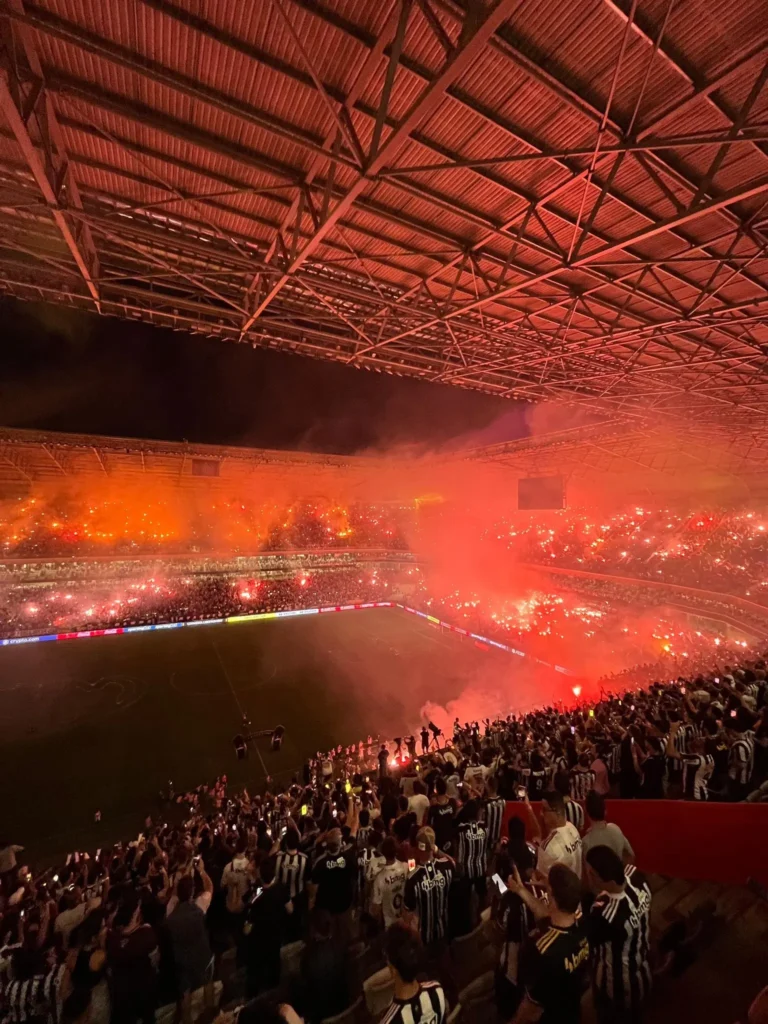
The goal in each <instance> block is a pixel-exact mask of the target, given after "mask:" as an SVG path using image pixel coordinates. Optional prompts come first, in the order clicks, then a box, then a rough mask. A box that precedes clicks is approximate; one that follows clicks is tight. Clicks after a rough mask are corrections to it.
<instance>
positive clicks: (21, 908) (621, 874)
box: [0, 659, 768, 1024]
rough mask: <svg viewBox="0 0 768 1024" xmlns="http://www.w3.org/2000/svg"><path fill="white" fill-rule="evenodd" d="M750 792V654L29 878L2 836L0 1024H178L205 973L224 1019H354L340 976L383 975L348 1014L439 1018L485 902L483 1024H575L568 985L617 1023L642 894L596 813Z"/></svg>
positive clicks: (347, 756) (381, 761) (194, 815)
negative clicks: (511, 807)
mask: <svg viewBox="0 0 768 1024" xmlns="http://www.w3.org/2000/svg"><path fill="white" fill-rule="evenodd" d="M767 777H768V682H767V678H766V667H765V662H764V661H763V660H762V659H759V660H757V661H753V662H749V663H743V664H741V665H739V666H734V667H729V666H727V665H726V666H723V667H722V668H720V669H718V670H717V674H709V675H706V676H705V675H700V676H697V677H695V678H688V679H685V680H683V679H680V680H678V681H677V682H676V683H655V684H653V685H651V686H650V687H649V688H647V689H646V690H644V691H627V692H623V693H620V694H614V693H608V694H606V695H605V697H604V699H603V700H601V701H600V703H598V704H596V705H595V706H593V707H589V708H588V707H585V706H584V705H579V706H577V707H574V708H570V709H564V708H543V709H540V710H537V711H535V712H532V713H530V714H528V715H525V716H520V717H515V716H509V717H508V718H505V719H497V720H494V721H491V720H490V719H488V720H486V721H485V722H483V723H479V722H474V723H461V722H460V721H458V720H456V722H455V723H454V729H453V735H452V736H450V737H444V736H442V735H441V733H440V730H439V729H438V728H437V727H433V726H432V724H431V723H430V724H429V725H424V726H422V728H421V730H420V733H419V735H418V737H417V736H403V737H398V738H397V739H396V740H395V741H393V742H389V743H386V742H380V741H379V740H377V741H374V740H373V739H372V738H371V737H369V738H368V739H367V741H361V742H360V743H359V744H357V745H353V746H350V747H346V748H344V747H341V746H340V747H338V748H336V749H335V750H333V751H331V752H329V753H325V754H321V753H318V755H317V757H316V758H315V759H313V760H311V761H308V762H307V763H306V764H305V766H304V768H303V771H302V774H301V775H300V776H298V777H295V778H294V779H293V780H292V782H291V784H290V786H289V787H288V788H287V789H285V791H282V792H267V793H265V794H263V795H258V796H257V795H251V794H249V793H248V792H246V791H243V792H241V793H238V794H230V793H229V792H228V790H227V780H226V777H222V778H220V779H217V780H216V782H215V783H214V784H213V785H212V786H201V787H199V788H198V789H197V790H195V791H192V792H187V793H183V794H179V795H178V796H175V798H174V799H173V802H172V803H171V805H170V811H169V812H168V813H164V814H163V816H162V817H152V818H147V819H146V821H145V823H144V826H143V828H142V831H141V833H140V834H139V835H138V836H137V838H135V839H133V840H131V841H130V842H128V843H125V844H122V843H118V844H116V845H114V846H111V847H109V848H106V849H101V850H97V851H96V852H95V853H93V854H92V855H90V856H89V855H88V854H84V853H80V852H78V853H74V854H70V855H68V856H67V857H66V860H65V861H64V862H63V863H60V864H59V865H57V866H56V867H54V868H52V869H50V870H47V871H44V872H42V873H41V874H38V875H37V876H35V875H34V874H33V872H32V870H30V868H29V867H28V862H27V861H26V859H25V857H24V854H25V852H26V851H24V850H23V847H21V846H20V845H14V844H12V843H10V842H8V841H3V842H2V843H1V844H0V880H1V886H2V889H1V892H2V895H1V896H0V900H1V901H2V902H1V903H0V914H1V915H2V916H1V917H0V940H1V942H2V949H0V985H1V986H2V1000H1V1002H0V1007H1V1011H0V1012H1V1016H0V1019H2V1020H3V1021H7V1022H9V1024H11V1022H12V1024H33V1022H34V1024H37V1022H40V1021H45V1022H50V1024H59V1022H69V1021H85V1020H90V1021H93V1022H95V1024H101V1022H102V1021H103V1022H106V1021H107V1020H108V1019H109V1020H111V1021H113V1022H117V1024H133V1022H135V1021H142V1022H148V1021H151V1020H154V1019H155V1010H156V1008H157V1007H158V1006H163V1005H167V1004H171V1005H172V1006H173V1005H175V1006H177V1007H178V1011H179V1013H180V1014H181V1016H182V1017H183V1019H184V1020H185V1021H187V1020H191V1019H192V1017H193V1016H194V1015H195V1014H196V1012H197V1009H198V1008H200V1005H202V1007H204V1008H208V1009H209V1010H210V1009H212V1007H213V1004H214V1002H215V1001H216V999H217V998H219V994H220V993H219V990H218V989H217V987H216V986H217V982H216V979H217V978H223V980H224V982H225V983H226V987H225V989H224V992H223V994H221V1000H222V1003H223V1005H224V1007H225V1008H230V1009H232V1010H236V1011H237V1013H238V1019H239V1020H240V1021H241V1022H242V1024H247V1022H252V1024H256V1022H266V1020H267V1019H269V1021H271V1022H274V1024H279V1020H284V1021H287V1022H293V1024H295V1022H296V1020H297V1015H301V1017H303V1019H304V1020H305V1021H308V1022H310V1024H320V1022H321V1021H324V1020H327V1019H328V1018H330V1017H333V1016H335V1015H337V1014H340V1013H344V1012H345V1011H346V1010H350V1013H351V1014H352V1015H353V1014H354V1013H359V1009H354V1007H355V1005H356V1004H355V1001H356V999H358V998H359V992H360V988H361V981H362V974H361V972H362V973H363V974H364V973H365V972H366V971H368V970H373V968H374V967H375V966H376V964H377V963H379V964H380V963H382V962H383V963H385V964H386V968H385V969H383V971H381V972H379V973H377V974H376V975H375V976H373V977H372V978H371V979H369V982H368V983H366V989H365V990H366V1002H367V1005H368V1007H369V1010H370V1012H371V1013H375V1009H374V1007H373V1006H372V1002H375V1000H376V998H377V997H376V992H377V991H378V993H379V997H382V996H383V998H384V1004H385V1006H386V1004H387V1003H389V1006H388V1008H387V1009H386V1012H385V1016H384V1018H383V1019H384V1020H386V1022H387V1024H415V1022H417V1021H421V1022H426V1021H429V1022H431V1024H443V1022H444V1021H445V1019H446V1017H447V1014H448V1011H449V1008H450V1007H451V1006H452V1005H453V1004H454V1003H455V1002H456V999H457V981H458V980H460V979H461V977H462V971H463V969H464V968H466V967H467V965H468V963H469V959H470V958H469V948H470V947H469V946H463V947H462V953H461V955H457V954H456V950H457V945H456V944H457V943H460V942H461V941H462V937H463V936H469V935H473V934H474V933H475V932H474V930H475V928H476V927H478V922H479V919H480V916H481V914H482V912H483V911H484V910H485V911H488V908H490V911H489V912H490V914H491V916H492V919H493V921H494V922H495V925H494V929H495V932H494V934H495V936H496V941H497V963H496V988H495V998H496V1000H497V1003H498V1007H499V1011H500V1013H501V1014H502V1015H503V1018H504V1019H506V1020H514V1021H515V1022H516V1024H525V1022H530V1021H535V1020H540V1019H543V1020H545V1021H553V1022H561V1021H562V1022H566V1021H567V1022H571V1021H575V1022H578V1021H579V1019H580V1016H579V1015H580V1004H581V1001H582V997H583V994H584V992H585V990H587V989H591V994H592V999H593V1001H594V1005H595V1008H596V1011H597V1015H598V1020H599V1021H600V1022H601V1024H603V1022H605V1024H607V1022H616V1021H629V1020H632V1021H637V1020H639V1019H640V1016H641V1014H642V1011H643V1007H644V1006H645V1005H646V1002H647V999H648V996H649V991H650V989H651V985H652V978H653V968H654V957H655V953H654V951H653V950H652V948H651V943H650V926H649V915H650V909H651V899H652V897H651V890H650V886H649V884H648V881H647V879H646V878H645V877H644V876H643V874H642V871H641V868H642V865H639V866H638V867H636V866H635V865H634V864H633V863H632V861H633V859H634V853H633V849H632V845H631V842H632V836H625V835H624V834H623V833H622V831H621V830H620V829H619V828H618V826H616V825H615V824H612V823H610V822H608V821H607V820H606V798H608V797H610V795H611V794H612V793H613V792H615V791H616V790H618V792H619V794H620V795H621V796H622V797H623V798H652V799H653V798H661V797H663V796H665V795H667V796H681V795H682V796H684V797H685V798H687V799H692V800H706V799H713V798H719V799H728V800H744V799H749V800H761V799H766V798H768V786H767V785H766V783H765V780H766V778H767ZM507 801H517V806H518V807H519V809H520V813H513V814H512V816H511V817H509V816H508V813H507V811H506V808H507V803H506V802H507ZM532 801H540V807H541V811H540V814H537V813H535V812H534V811H533V809H532V807H531V802H532ZM609 806H610V804H609ZM507 819H508V820H507ZM452 950H453V951H454V952H453V954H452ZM382 958H383V959H382ZM226 963H229V964H230V965H232V966H233V967H235V966H236V967H237V970H232V971H230V973H229V975H228V976H227V974H226V971H225V969H224V968H225V964H226ZM465 980H469V979H467V978H465ZM377 986H378V988H377ZM351 1008H352V1009H351ZM379 1009H384V1007H379ZM350 1019H351V1018H350Z"/></svg>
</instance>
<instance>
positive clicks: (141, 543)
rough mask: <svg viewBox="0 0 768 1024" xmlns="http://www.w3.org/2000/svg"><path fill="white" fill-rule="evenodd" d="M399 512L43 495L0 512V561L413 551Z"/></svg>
mask: <svg viewBox="0 0 768 1024" xmlns="http://www.w3.org/2000/svg"><path fill="white" fill-rule="evenodd" d="M403 511H407V510H400V509H397V508H394V507H392V506H383V505H375V504H370V503H359V504H353V505H350V506H349V507H347V506H343V505H341V504H340V503H338V502H334V501H332V500H330V499H328V500H317V501H297V502H294V503H293V504H290V505H276V504H262V503H260V502H258V501H254V500H253V499H251V498H243V499H237V500H235V499H228V498H225V497H223V496H217V495H216V494H215V492H214V493H211V494H210V495H209V496H205V495H196V496H195V497H194V498H189V499H186V498H185V496H184V495H183V494H181V493H180V492H177V491H175V490H174V489H172V488H171V489H168V491H167V493H163V494H162V495H160V496H153V492H152V487H151V485H149V486H148V487H144V486H142V487H141V488H139V489H138V490H137V491H135V492H134V490H132V489H131V488H129V487H126V488H125V489H123V490H121V492H120V493H119V494H115V495H113V494H111V493H110V494H109V495H108V496H102V497H100V496H99V495H98V493H96V492H93V493H91V492H85V493H81V492H80V491H76V492H74V493H55V494H51V495H45V494H40V495H38V496H37V497H27V498H20V499H18V500H16V501H11V502H8V501H6V502H4V503H1V504H0V557H3V558H60V557H68V556H73V555H74V556H78V555H79V556H85V555H100V556H113V557H125V556H130V555H146V554H153V553H162V554H171V553H174V552H181V553H183V554H186V553H189V552H217V551H227V552H232V553H235V554H252V553H254V552H256V551H289V550H295V549H296V550H301V549H307V548H316V549H341V550H343V549H344V548H351V547H358V548H359V547H379V548H389V549H393V550H405V549H407V547H408V544H407V542H406V539H405V536H404V533H403V529H402V523H401V519H402V515H401V513H402V512H403Z"/></svg>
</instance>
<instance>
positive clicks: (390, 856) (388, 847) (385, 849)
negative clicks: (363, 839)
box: [381, 836, 397, 864]
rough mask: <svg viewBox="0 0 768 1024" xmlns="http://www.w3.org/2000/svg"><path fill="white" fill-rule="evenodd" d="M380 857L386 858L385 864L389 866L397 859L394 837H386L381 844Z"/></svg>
mask: <svg viewBox="0 0 768 1024" xmlns="http://www.w3.org/2000/svg"><path fill="white" fill-rule="evenodd" d="M381 855H382V857H386V859H387V864H391V863H392V862H393V861H394V859H395V857H397V840H396V839H395V837H394V836H387V837H386V839H385V840H384V842H383V843H382V844H381Z"/></svg>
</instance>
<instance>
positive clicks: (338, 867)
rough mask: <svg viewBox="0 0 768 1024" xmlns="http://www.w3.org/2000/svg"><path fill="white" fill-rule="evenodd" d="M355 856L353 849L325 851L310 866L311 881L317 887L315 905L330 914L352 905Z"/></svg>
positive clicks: (355, 865)
mask: <svg viewBox="0 0 768 1024" xmlns="http://www.w3.org/2000/svg"><path fill="white" fill-rule="evenodd" d="M356 873H357V856H356V851H355V850H341V851H340V852H339V853H326V854H324V856H322V857H320V859H319V860H317V861H316V862H315V866H314V867H313V868H312V881H313V882H314V884H315V885H316V886H317V887H318V889H317V899H316V901H315V903H316V906H318V907H319V908H320V909H321V910H327V911H328V912H329V913H331V914H342V913H343V912H344V911H345V910H349V908H350V907H351V906H352V896H353V893H354V886H355V877H356Z"/></svg>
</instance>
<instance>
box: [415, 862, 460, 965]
mask: <svg viewBox="0 0 768 1024" xmlns="http://www.w3.org/2000/svg"><path fill="white" fill-rule="evenodd" d="M453 875H454V867H453V861H452V860H450V858H448V857H441V858H439V859H438V858H435V859H434V860H430V861H428V862H427V863H426V864H421V865H420V866H419V867H416V868H414V869H413V871H411V873H410V874H409V875H408V878H407V880H406V883H405V892H404V893H403V905H404V906H405V909H406V910H409V911H411V913H416V914H418V917H419V932H420V933H421V941H422V942H423V943H424V945H429V944H430V943H432V942H435V941H436V940H437V939H442V938H444V937H445V936H446V934H447V932H448V890H449V889H450V888H451V883H452V882H453Z"/></svg>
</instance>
